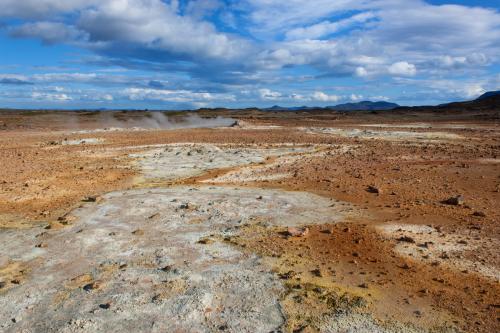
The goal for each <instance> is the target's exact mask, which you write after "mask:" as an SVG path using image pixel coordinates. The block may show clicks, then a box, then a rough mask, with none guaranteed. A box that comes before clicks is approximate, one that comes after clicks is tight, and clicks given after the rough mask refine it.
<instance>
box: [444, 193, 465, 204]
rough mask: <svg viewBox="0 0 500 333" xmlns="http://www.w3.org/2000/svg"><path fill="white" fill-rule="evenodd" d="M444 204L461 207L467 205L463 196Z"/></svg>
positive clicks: (452, 198) (449, 199)
mask: <svg viewBox="0 0 500 333" xmlns="http://www.w3.org/2000/svg"><path fill="white" fill-rule="evenodd" d="M444 203H445V204H447V205H453V206H461V205H463V204H464V203H465V198H464V197H463V196H462V195H458V196H456V197H451V198H448V199H446V200H445V201H444Z"/></svg>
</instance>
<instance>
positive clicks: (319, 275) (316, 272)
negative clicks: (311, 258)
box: [311, 268, 323, 277]
mask: <svg viewBox="0 0 500 333" xmlns="http://www.w3.org/2000/svg"><path fill="white" fill-rule="evenodd" d="M311 274H312V275H314V276H316V277H322V276H323V274H321V270H320V269H319V268H316V269H313V270H312V271H311Z"/></svg>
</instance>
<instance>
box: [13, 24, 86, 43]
mask: <svg viewBox="0 0 500 333" xmlns="http://www.w3.org/2000/svg"><path fill="white" fill-rule="evenodd" d="M10 34H11V36H14V37H24V38H39V39H41V40H42V41H43V42H44V43H45V44H55V43H61V42H75V41H78V40H84V39H86V38H87V35H86V33H85V32H82V31H79V30H78V29H76V28H75V27H73V26H68V25H65V24H63V23H58V22H45V21H43V22H35V23H26V24H23V25H20V26H16V27H14V28H12V29H10Z"/></svg>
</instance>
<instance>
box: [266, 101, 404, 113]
mask: <svg viewBox="0 0 500 333" xmlns="http://www.w3.org/2000/svg"><path fill="white" fill-rule="evenodd" d="M397 107H399V105H398V104H396V103H389V102H382V101H381V102H371V101H363V102H359V103H346V104H339V105H335V106H327V107H324V108H322V107H310V106H294V107H284V106H279V105H274V106H272V107H270V108H266V109H264V110H266V111H300V110H320V109H327V110H336V111H381V110H392V109H395V108H397Z"/></svg>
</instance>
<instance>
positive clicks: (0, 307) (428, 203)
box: [0, 110, 500, 332]
mask: <svg viewBox="0 0 500 333" xmlns="http://www.w3.org/2000/svg"><path fill="white" fill-rule="evenodd" d="M499 119H500V118H499V116H498V112H490V113H488V112H483V113H479V114H477V113H471V114H467V113H463V112H461V113H457V114H453V113H452V112H446V113H445V112H443V113H442V114H440V113H439V112H437V113H436V112H433V113H425V112H421V113H418V112H415V113H410V112H408V113H398V112H387V113H385V114H384V113H383V112H382V114H381V113H370V112H360V113H352V114H349V113H335V112H267V113H266V112H260V111H257V110H242V111H239V112H238V111H228V110H218V111H217V110H213V111H210V110H205V111H202V112H199V115H192V114H191V115H184V114H173V115H172V116H171V117H169V118H167V117H165V116H163V115H161V116H159V115H157V114H153V115H151V114H149V113H146V112H130V113H126V112H107V113H106V112H48V111H47V112H42V111H38V112H35V111H33V112H14V111H3V112H0V170H1V171H0V331H1V332H123V331H131V332H212V331H230V332H281V331H283V332H498V331H500V252H499V251H498V249H499V245H500V209H499V208H500V120H499Z"/></svg>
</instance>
